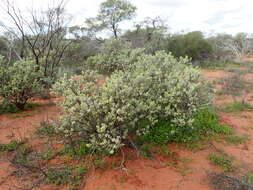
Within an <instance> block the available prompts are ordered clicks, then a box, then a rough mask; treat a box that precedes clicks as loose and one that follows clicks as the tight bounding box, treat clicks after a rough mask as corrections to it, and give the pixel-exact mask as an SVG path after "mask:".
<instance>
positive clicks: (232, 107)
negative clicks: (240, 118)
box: [223, 102, 253, 112]
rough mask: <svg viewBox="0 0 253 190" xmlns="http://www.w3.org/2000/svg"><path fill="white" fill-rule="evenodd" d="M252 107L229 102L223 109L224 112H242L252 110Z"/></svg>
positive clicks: (242, 103)
mask: <svg viewBox="0 0 253 190" xmlns="http://www.w3.org/2000/svg"><path fill="white" fill-rule="evenodd" d="M252 109H253V107H252V106H251V105H249V104H248V103H246V102H231V103H228V104H227V105H226V107H225V108H224V109H223V111H224V112H242V111H247V110H252Z"/></svg>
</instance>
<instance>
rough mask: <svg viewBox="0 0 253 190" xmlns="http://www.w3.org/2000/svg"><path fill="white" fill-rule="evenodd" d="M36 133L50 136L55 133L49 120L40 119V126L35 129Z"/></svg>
mask: <svg viewBox="0 0 253 190" xmlns="http://www.w3.org/2000/svg"><path fill="white" fill-rule="evenodd" d="M37 134H39V135H42V136H46V137H52V136H55V135H56V131H55V127H54V125H53V124H52V123H50V122H49V121H42V122H41V123H40V127H39V128H38V129H37Z"/></svg>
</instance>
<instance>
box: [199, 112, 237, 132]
mask: <svg viewBox="0 0 253 190" xmlns="http://www.w3.org/2000/svg"><path fill="white" fill-rule="evenodd" d="M194 125H195V126H196V127H197V128H198V130H200V131H201V132H202V133H210V132H211V133H216V134H225V135H228V134H231V133H232V128H230V127H228V126H225V125H221V124H220V123H219V117H218V114H217V113H216V112H215V110H214V109H209V108H205V109H202V110H200V111H199V112H198V113H197V114H196V117H195V121H194Z"/></svg>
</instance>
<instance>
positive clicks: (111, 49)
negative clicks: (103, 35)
mask: <svg viewBox="0 0 253 190" xmlns="http://www.w3.org/2000/svg"><path fill="white" fill-rule="evenodd" d="M143 52H144V49H140V48H139V49H133V48H132V47H131V43H129V42H127V41H124V40H122V39H112V40H107V41H106V42H105V44H104V45H103V47H102V52H101V53H99V54H97V55H95V56H92V57H89V58H88V60H87V66H88V68H92V69H94V70H96V71H98V72H99V73H102V74H106V75H109V74H111V73H113V72H114V71H119V70H125V69H127V68H128V67H129V66H130V65H132V64H133V63H134V62H135V61H136V60H137V58H138V56H139V55H141V54H142V53H143Z"/></svg>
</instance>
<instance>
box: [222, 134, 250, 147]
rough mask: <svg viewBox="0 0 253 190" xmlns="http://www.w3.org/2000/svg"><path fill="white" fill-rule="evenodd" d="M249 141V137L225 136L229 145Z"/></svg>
mask: <svg viewBox="0 0 253 190" xmlns="http://www.w3.org/2000/svg"><path fill="white" fill-rule="evenodd" d="M248 140H249V137H247V136H237V135H228V136H225V141H226V142H227V143H229V144H235V145H239V144H243V143H245V142H247V141H248Z"/></svg>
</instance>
